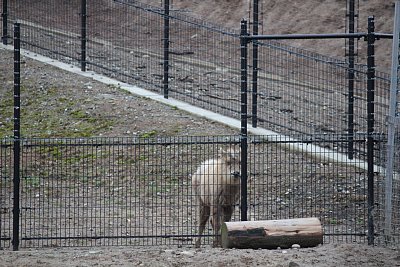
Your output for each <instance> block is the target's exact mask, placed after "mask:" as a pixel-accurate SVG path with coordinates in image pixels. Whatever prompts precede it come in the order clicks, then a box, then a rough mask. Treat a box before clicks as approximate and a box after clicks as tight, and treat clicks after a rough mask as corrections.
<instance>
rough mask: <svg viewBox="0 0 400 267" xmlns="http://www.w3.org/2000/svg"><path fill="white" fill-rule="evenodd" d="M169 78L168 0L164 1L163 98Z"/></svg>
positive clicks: (165, 94)
mask: <svg viewBox="0 0 400 267" xmlns="http://www.w3.org/2000/svg"><path fill="white" fill-rule="evenodd" d="M168 78H169V0H164V79H163V85H164V98H168Z"/></svg>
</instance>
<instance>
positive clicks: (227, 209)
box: [222, 205, 234, 222]
mask: <svg viewBox="0 0 400 267" xmlns="http://www.w3.org/2000/svg"><path fill="white" fill-rule="evenodd" d="M233 211H234V207H233V206H230V205H228V206H223V207H222V213H223V222H229V221H230V220H231V218H232V213H233Z"/></svg>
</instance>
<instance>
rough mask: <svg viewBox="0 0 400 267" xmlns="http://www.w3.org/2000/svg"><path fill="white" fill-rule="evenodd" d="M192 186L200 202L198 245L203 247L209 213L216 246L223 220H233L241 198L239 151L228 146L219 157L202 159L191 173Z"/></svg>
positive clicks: (219, 242) (219, 238) (218, 241)
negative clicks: (203, 236) (202, 242)
mask: <svg viewBox="0 0 400 267" xmlns="http://www.w3.org/2000/svg"><path fill="white" fill-rule="evenodd" d="M192 186H193V189H194V191H195V193H196V196H197V200H198V205H199V237H198V239H197V241H196V244H195V246H196V247H200V244H201V235H202V234H203V232H204V229H205V225H206V223H207V221H208V219H209V217H210V216H211V219H210V223H211V225H212V228H213V230H214V234H215V235H216V238H215V239H214V242H213V246H220V245H221V237H220V233H219V231H220V228H221V223H222V222H228V221H230V220H231V217H232V213H233V211H234V208H235V206H234V205H235V204H236V202H237V201H238V199H239V191H240V152H238V151H235V150H234V149H229V150H227V151H224V152H222V154H221V155H220V156H219V157H218V158H215V159H209V160H207V161H205V162H203V163H202V164H201V165H200V167H199V168H198V169H197V171H196V172H195V173H194V174H193V176H192Z"/></svg>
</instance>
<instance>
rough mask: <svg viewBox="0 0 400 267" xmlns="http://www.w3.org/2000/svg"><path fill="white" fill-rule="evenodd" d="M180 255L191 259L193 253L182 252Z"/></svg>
mask: <svg viewBox="0 0 400 267" xmlns="http://www.w3.org/2000/svg"><path fill="white" fill-rule="evenodd" d="M181 255H185V256H189V257H193V256H194V253H193V252H191V251H182V252H181Z"/></svg>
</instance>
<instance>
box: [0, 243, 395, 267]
mask: <svg viewBox="0 0 400 267" xmlns="http://www.w3.org/2000/svg"><path fill="white" fill-rule="evenodd" d="M356 265H358V266H371V267H379V266H381V267H389V266H391V267H392V266H400V255H399V252H398V251H397V250H391V249H383V248H379V247H368V246H365V245H357V244H349V245H323V246H320V247H317V248H305V249H285V250H279V249H278V250H247V249H245V250H237V249H216V248H209V247H205V248H200V249H193V248H176V247H169V248H165V247H159V248H129V247H112V248H110V247H108V248H103V247H100V248H63V249H40V250H28V251H18V252H4V251H1V252H0V266H7V267H8V266H15V267H23V266H66V267H69V266H80V267H81V266H82V267H83V266H194V267H196V266H198V267H201V266H220V267H224V266H271V267H272V266H273V267H306V266H321V267H322V266H323V267H337V266H356Z"/></svg>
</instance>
